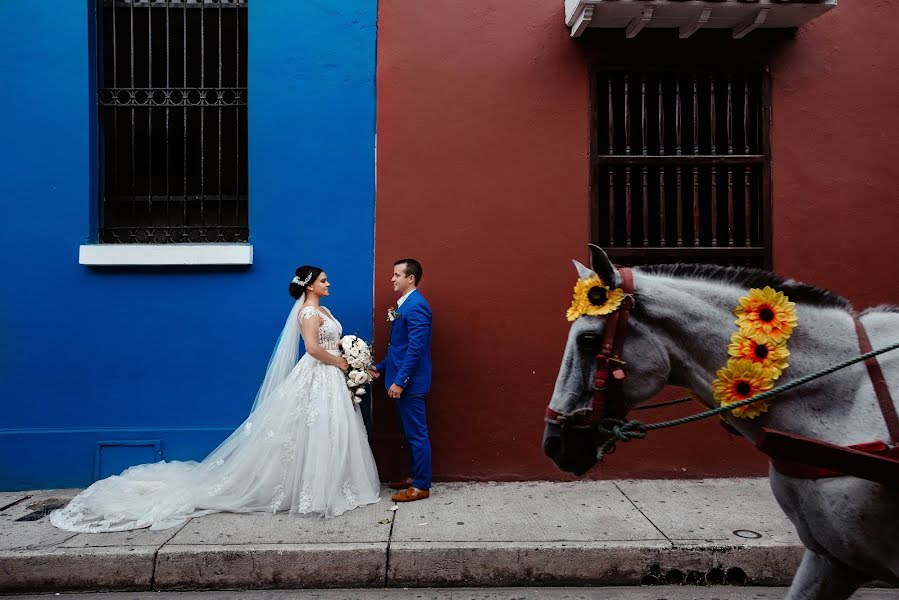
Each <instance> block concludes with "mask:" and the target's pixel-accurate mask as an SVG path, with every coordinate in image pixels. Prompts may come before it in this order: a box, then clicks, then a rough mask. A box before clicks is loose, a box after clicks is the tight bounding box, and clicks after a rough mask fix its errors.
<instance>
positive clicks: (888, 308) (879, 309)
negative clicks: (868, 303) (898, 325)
mask: <svg viewBox="0 0 899 600" xmlns="http://www.w3.org/2000/svg"><path fill="white" fill-rule="evenodd" d="M871 313H899V306H893V305H892V304H881V305H879V306H872V307H871V308H866V309H865V310H863V311H862V312H861V314H860V315H859V316H864V315H867V314H871Z"/></svg>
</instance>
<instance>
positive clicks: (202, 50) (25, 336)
mask: <svg viewBox="0 0 899 600" xmlns="http://www.w3.org/2000/svg"><path fill="white" fill-rule="evenodd" d="M113 11H115V13H116V15H115V25H114V26H115V28H116V32H115V36H114V35H113V32H112V27H113V23H112V18H111V13H112V12H113ZM218 11H221V13H220V14H221V16H219V12H218ZM149 12H152V16H150V17H148V16H147V15H148V13H149ZM201 12H202V13H203V14H202V15H201ZM104 18H105V21H104ZM219 19H221V21H219ZM0 23H2V25H0V29H2V36H0V38H2V40H0V49H2V54H3V58H2V59H0V72H2V79H3V82H4V86H3V87H4V94H3V95H2V99H0V104H2V107H3V111H2V112H3V114H4V115H5V117H4V125H3V127H2V138H3V142H4V148H5V150H4V153H5V156H4V160H3V161H2V167H0V169H3V180H4V181H5V183H6V193H5V194H4V196H3V199H2V202H3V209H4V216H5V218H6V220H7V222H8V223H10V224H13V223H14V224H15V225H14V226H11V227H10V228H9V230H8V235H6V236H3V240H2V242H0V244H2V252H3V255H4V256H5V257H6V260H5V261H4V264H5V265H6V267H5V268H4V270H5V271H6V273H5V276H4V277H3V278H2V283H0V302H2V304H0V332H2V334H0V335H2V345H0V347H2V361H0V397H2V398H3V416H2V418H0V454H2V456H3V458H2V459H0V487H2V489H33V488H38V487H66V486H82V485H86V484H88V483H90V482H91V481H93V480H94V479H95V478H96V477H99V476H105V475H108V474H112V473H116V472H118V471H120V470H121V469H122V468H123V467H125V466H128V465H130V464H135V463H140V462H146V461H149V460H157V459H160V458H163V459H166V460H169V459H200V458H202V457H203V456H204V455H205V454H206V453H207V452H209V451H210V450H212V449H213V448H215V446H216V445H218V443H219V442H220V441H222V440H223V439H224V438H225V437H226V436H227V434H228V433H229V432H230V431H232V430H233V428H234V427H235V426H236V425H237V424H239V423H240V422H241V421H242V420H243V418H244V417H245V416H246V414H247V412H248V411H249V408H250V406H252V403H253V398H254V395H255V393H256V390H257V388H258V386H259V383H260V381H261V379H262V376H263V374H264V373H265V368H266V362H267V360H268V357H269V355H270V353H271V351H272V348H273V347H274V345H275V342H276V339H277V336H278V333H279V332H280V331H281V328H282V327H283V325H284V319H285V318H286V317H287V314H288V312H289V311H290V308H291V306H292V302H293V300H292V299H291V298H290V297H289V296H288V294H287V288H288V284H289V282H290V280H291V278H292V277H293V274H294V270H295V269H296V268H297V267H298V266H300V265H302V264H312V265H320V266H322V267H324V268H325V269H326V270H327V273H328V275H329V277H330V279H331V281H332V284H333V287H332V292H333V295H332V297H331V299H330V307H331V308H332V310H333V311H334V313H335V314H337V315H339V318H340V319H341V320H342V322H343V325H344V327H345V329H346V330H347V331H349V332H353V331H357V330H358V331H359V333H360V334H361V335H364V336H370V335H371V330H372V319H371V314H372V283H373V282H372V272H371V264H372V260H373V244H374V241H373V239H374V226H373V224H374V140H375V129H374V127H375V121H374V119H375V80H374V75H375V73H374V67H375V31H376V3H375V2H374V1H373V0H372V1H370V2H369V1H359V2H352V3H343V4H341V5H340V6H329V5H327V4H326V3H313V2H294V1H293V0H283V1H281V0H275V1H272V0H263V1H258V0H240V1H239V2H238V1H237V0H233V1H229V0H223V1H222V2H209V1H208V0H207V1H206V2H203V3H200V2H193V1H191V0H186V1H185V2H181V1H178V0H173V1H171V2H168V3H166V2H155V1H154V2H153V3H152V5H151V4H148V3H147V2H138V1H135V2H134V3H132V2H130V1H128V0H125V1H122V0H115V1H114V2H113V1H112V0H63V1H62V2H53V3H46V2H4V3H3V4H2V6H0ZM185 23H186V33H185ZM219 23H221V25H222V27H221V29H220V28H219ZM220 32H221V33H220ZM220 36H221V37H220ZM232 36H233V37H232ZM229 38H231V39H230V40H229ZM220 39H221V42H220ZM113 40H115V44H116V47H115V49H114V48H113V47H112V44H113ZM219 49H221V52H220V51H219ZM114 51H115V52H116V57H117V58H116V65H115V68H114V69H113V68H112V67H111V65H110V63H111V56H110V55H111V53H112V52H114ZM104 61H106V62H104ZM167 61H168V65H167V64H166V63H167ZM179 63H180V64H179ZM185 63H186V64H187V66H186V67H185V66H184V65H185ZM199 64H202V65H203V69H204V72H203V73H198V72H197V66H198V65H199ZM220 72H222V75H221V77H222V79H221V80H220V79H219V73H220ZM151 73H152V75H151ZM114 74H115V76H116V81H113V75H114ZM167 75H168V79H169V80H168V81H167V80H166V76H167ZM201 76H202V80H201V79H200V77H201ZM244 86H245V90H243V91H241V90H239V89H235V88H241V87H244ZM200 92H202V93H203V96H202V99H201V97H200V95H199V94H200ZM219 92H221V93H222V94H221V95H219ZM241 100H243V101H245V106H244V107H243V108H237V107H238V106H239V105H240V104H241ZM116 103H117V104H116ZM222 104H224V105H225V106H224V107H223V108H222V111H221V113H222V114H223V117H222V120H223V121H224V123H223V125H222V129H221V131H222V132H223V133H221V134H219V107H220V105H222ZM149 105H153V108H150V107H149ZM110 111H118V116H115V115H113V116H112V117H110V116H109V112H110ZM241 111H242V112H241ZM200 112H203V113H204V116H202V117H201V116H200V114H199V113H200ZM149 113H152V114H149ZM166 114H168V123H166V116H165V115H166ZM116 119H117V120H118V121H117V122H116V121H115V120H116ZM231 119H234V121H236V123H231V122H230V121H231ZM185 123H186V125H185ZM201 126H202V127H203V134H202V135H203V136H204V137H203V140H204V142H205V143H201V141H200V139H201V138H200V132H199V130H200V127H201ZM115 127H117V128H118V131H117V137H115V136H113V135H112V134H111V133H110V130H111V129H113V128H115ZM185 128H186V130H187V133H186V134H185ZM166 136H170V137H168V138H167V137H166ZM235 139H237V142H235V141H234V140H235ZM185 140H186V142H185ZM166 141H168V143H166ZM132 144H133V145H134V149H133V150H132ZM229 144H230V146H231V148H230V152H231V153H230V154H229ZM235 144H238V145H239V147H240V148H241V149H242V152H241V154H242V156H238V152H236V151H234V146H235ZM183 145H184V146H186V148H187V149H186V150H184V148H182V146H183ZM166 148H168V149H169V150H170V155H169V156H168V159H167V158H166ZM132 152H133V154H132ZM220 152H221V154H220ZM220 156H230V160H229V161H225V160H224V159H221V160H220V158H219V157H220ZM115 161H118V164H116V162H115ZM148 161H155V163H154V164H153V166H149V165H147V162H148ZM241 161H243V162H241ZM163 164H165V165H166V167H167V169H163V168H162V167H161V165H163ZM185 164H186V165H187V166H186V167H185V166H184V165H185ZM241 165H242V166H241ZM201 168H202V169H203V171H204V174H203V175H202V178H203V179H202V180H201V179H200V178H201V175H200V170H201ZM241 169H245V171H243V173H245V174H246V175H245V176H244V177H243V178H241V177H240V174H241ZM148 173H151V174H152V176H149V177H148ZM220 173H221V174H220ZM115 177H118V178H119V181H118V182H115V181H114V178H115ZM132 178H133V180H132ZM238 180H239V181H238ZM116 183H118V185H116ZM151 188H152V189H151ZM220 194H221V195H222V197H223V199H221V200H220V198H219V195H220ZM235 196H236V197H237V198H235ZM236 201H237V202H241V203H242V204H241V205H240V206H237V203H236ZM220 202H221V204H220ZM117 203H118V204H117ZM151 205H153V208H152V209H151ZM220 206H223V207H224V209H222V208H220ZM123 207H124V208H123ZM201 208H202V210H203V211H204V212H205V214H203V215H200V214H199V213H200V210H201ZM166 210H167V211H168V212H167V213H166ZM231 210H234V213H233V214H234V215H235V216H234V217H233V219H232V220H230V221H229V220H228V219H229V218H231V213H230V211H231ZM116 211H117V212H116ZM132 211H133V212H132ZM159 211H162V213H161V214H162V217H160V212H159ZM241 211H245V212H241ZM185 215H186V217H185ZM135 216H136V219H134V220H133V221H128V219H129V218H133V217H135ZM116 219H118V220H116ZM204 219H205V220H204ZM210 219H211V220H210ZM229 227H230V228H229ZM104 235H105V236H108V237H106V238H104V237H103V236H104ZM179 235H184V236H185V237H184V238H179V239H175V237H176V236H179ZM115 236H119V237H120V239H114V237H115ZM166 236H169V237H168V238H167V237H166ZM159 241H170V242H178V241H182V242H183V241H187V242H188V243H187V244H184V243H163V244H159V247H154V248H148V247H146V246H143V245H139V244H140V243H141V242H159ZM101 242H102V243H101ZM134 242H137V243H138V245H136V244H135V243H134Z"/></svg>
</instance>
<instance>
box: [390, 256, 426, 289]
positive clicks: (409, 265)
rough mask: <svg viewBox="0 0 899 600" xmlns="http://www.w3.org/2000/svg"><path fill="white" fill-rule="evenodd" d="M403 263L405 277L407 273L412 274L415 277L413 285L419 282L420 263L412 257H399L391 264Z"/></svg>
mask: <svg viewBox="0 0 899 600" xmlns="http://www.w3.org/2000/svg"><path fill="white" fill-rule="evenodd" d="M399 265H405V266H404V270H405V271H406V277H408V276H409V275H413V276H414V277H415V285H418V284H419V283H420V282H421V263H420V262H418V261H417V260H415V259H414V258H401V259H399V260H398V261H396V262H395V263H393V266H394V267H396V266H399Z"/></svg>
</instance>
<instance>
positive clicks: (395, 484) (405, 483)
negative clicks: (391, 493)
mask: <svg viewBox="0 0 899 600" xmlns="http://www.w3.org/2000/svg"><path fill="white" fill-rule="evenodd" d="M387 485H388V487H389V488H390V489H392V490H404V489H406V488H408V487H409V486H410V485H412V478H411V477H406V478H405V479H400V480H399V481H391V482H390V483H388V484H387Z"/></svg>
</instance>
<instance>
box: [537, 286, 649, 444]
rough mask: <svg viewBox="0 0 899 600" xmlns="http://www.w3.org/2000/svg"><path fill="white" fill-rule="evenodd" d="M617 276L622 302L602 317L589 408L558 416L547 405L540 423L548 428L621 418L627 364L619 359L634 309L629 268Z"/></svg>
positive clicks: (585, 426) (592, 425)
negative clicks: (603, 329)
mask: <svg viewBox="0 0 899 600" xmlns="http://www.w3.org/2000/svg"><path fill="white" fill-rule="evenodd" d="M618 273H619V274H620V275H621V291H622V292H624V300H622V302H621V306H619V307H618V308H617V309H616V310H615V312H613V313H611V314H609V315H608V316H606V317H605V320H606V330H605V333H604V335H603V342H602V346H601V347H600V350H599V352H598V353H597V354H596V370H595V371H594V373H593V401H592V403H591V405H590V408H582V409H579V410H575V411H572V412H569V413H560V412H556V411H555V410H553V409H552V408H550V407H549V406H547V407H546V416H545V417H544V419H543V420H544V421H546V422H547V423H549V424H551V425H558V426H559V427H562V428H563V429H564V428H572V429H593V428H595V427H596V426H597V425H598V424H599V422H600V421H601V420H602V419H604V418H605V417H608V416H623V414H624V412H625V410H624V408H625V405H624V399H623V398H622V396H621V383H622V382H623V381H624V379H625V377H626V373H625V366H626V364H625V362H624V361H623V360H622V359H621V353H622V351H623V350H624V338H625V336H626V335H627V323H628V318H629V317H630V312H631V310H632V309H633V308H634V274H633V272H631V270H630V269H628V268H621V269H619V270H618Z"/></svg>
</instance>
